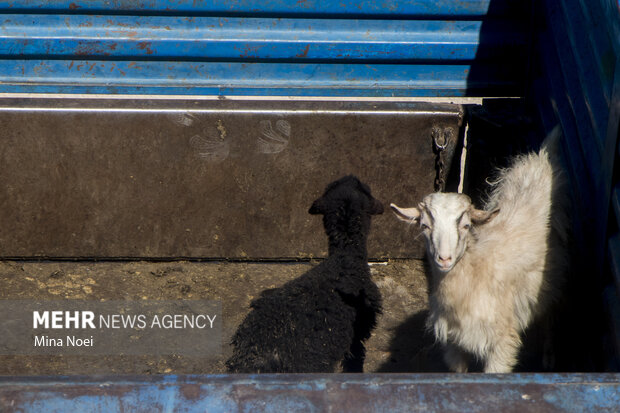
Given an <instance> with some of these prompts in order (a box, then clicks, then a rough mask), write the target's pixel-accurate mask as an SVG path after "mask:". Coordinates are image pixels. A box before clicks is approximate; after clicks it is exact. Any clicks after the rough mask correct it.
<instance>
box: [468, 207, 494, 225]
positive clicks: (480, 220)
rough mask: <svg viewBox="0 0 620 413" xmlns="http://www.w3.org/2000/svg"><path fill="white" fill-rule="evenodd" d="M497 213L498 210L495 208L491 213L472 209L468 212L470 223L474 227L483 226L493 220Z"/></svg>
mask: <svg viewBox="0 0 620 413" xmlns="http://www.w3.org/2000/svg"><path fill="white" fill-rule="evenodd" d="M498 213H499V208H496V209H494V210H492V211H484V210H482V209H476V208H472V209H471V211H470V212H469V216H470V218H471V222H473V223H474V224H476V225H484V224H487V223H489V222H491V221H492V220H493V218H495V217H496V216H497V214H498Z"/></svg>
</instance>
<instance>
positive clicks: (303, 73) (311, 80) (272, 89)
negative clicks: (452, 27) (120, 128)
mask: <svg viewBox="0 0 620 413" xmlns="http://www.w3.org/2000/svg"><path fill="white" fill-rule="evenodd" d="M470 70H471V67H470V66H469V65H391V64H385V65H382V64H373V65H370V64H363V65H349V64H291V63H219V62H203V63H197V62H175V61H161V62H152V61H151V62H136V61H96V60H92V61H91V60H83V61H76V60H0V92H31V93H42V92H43V93H65V92H66V93H162V94H188V93H191V94H237V95H238V94H247V95H260V94H274V95H304V96H305V95H316V94H319V95H322V94H324V93H325V91H326V90H329V93H330V94H333V95H336V96H364V95H367V96H437V95H440V96H467V95H470V94H475V93H476V92H478V93H480V91H485V90H487V88H489V89H490V90H491V91H493V92H497V93H499V94H500V95H502V94H503V95H506V94H510V93H514V92H515V88H516V86H515V82H514V79H515V78H517V74H516V73H514V72H515V71H519V68H518V67H506V66H493V65H489V66H476V70H475V79H472V78H471V77H472V76H474V75H473V74H472V76H470ZM283 74H286V76H284V75H283Z"/></svg>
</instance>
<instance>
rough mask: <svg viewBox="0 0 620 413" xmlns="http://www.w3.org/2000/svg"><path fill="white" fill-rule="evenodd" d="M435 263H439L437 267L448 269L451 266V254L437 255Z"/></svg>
mask: <svg viewBox="0 0 620 413" xmlns="http://www.w3.org/2000/svg"><path fill="white" fill-rule="evenodd" d="M436 261H437V264H438V265H439V268H440V269H442V270H448V269H450V268H451V267H452V263H453V261H452V255H448V256H446V257H444V256H442V255H437V260H436Z"/></svg>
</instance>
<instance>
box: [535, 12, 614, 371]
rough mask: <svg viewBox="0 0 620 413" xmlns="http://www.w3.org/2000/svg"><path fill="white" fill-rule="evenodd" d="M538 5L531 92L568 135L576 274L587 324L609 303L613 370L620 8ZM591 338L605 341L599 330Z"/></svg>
mask: <svg viewBox="0 0 620 413" xmlns="http://www.w3.org/2000/svg"><path fill="white" fill-rule="evenodd" d="M538 6H539V7H538V8H537V9H536V10H535V13H536V15H537V17H538V18H539V22H538V26H539V31H538V32H537V33H536V42H535V48H534V51H533V52H534V58H535V59H536V62H535V66H536V68H535V70H534V71H533V73H534V74H535V75H534V76H533V78H532V84H531V86H530V93H529V94H530V97H531V98H532V100H533V102H534V103H535V105H536V107H537V110H538V113H539V115H540V117H541V120H542V123H543V125H544V128H545V129H546V130H547V131H549V130H550V129H551V128H553V126H555V125H556V124H557V123H558V122H559V123H560V124H561V125H562V128H563V131H564V135H565V140H564V143H565V152H566V157H567V164H568V170H569V178H570V180H571V182H572V184H573V185H572V187H573V198H574V200H575V202H574V205H575V216H576V220H575V233H574V241H575V245H576V248H577V251H578V254H577V255H576V259H577V262H576V267H575V272H576V274H575V276H576V277H578V278H580V279H581V285H582V286H583V288H584V289H583V290H582V291H581V292H580V293H581V294H582V295H583V297H584V299H583V303H582V305H583V307H582V312H583V313H585V314H589V315H591V316H592V317H594V318H591V319H589V320H587V319H586V320H585V321H584V323H588V324H596V323H597V321H598V319H597V318H596V314H597V313H596V311H594V310H593V308H595V307H598V306H599V305H600V303H601V302H604V309H603V310H602V311H603V312H604V313H605V317H606V323H605V325H604V326H603V328H602V330H604V331H606V333H604V334H605V337H604V339H605V341H606V346H607V348H608V351H609V354H608V355H607V356H608V359H607V368H611V369H613V370H619V369H620V364H619V363H618V359H617V357H618V355H620V307H619V304H620V261H619V260H620V229H619V228H620V169H619V168H620V165H619V163H618V162H616V159H617V158H618V155H619V154H620V147H618V126H619V124H620V2H618V0H596V1H591V0H590V1H588V0H547V1H544V2H539V4H538ZM601 291H604V293H603V294H601ZM590 310H592V311H590ZM589 340H591V341H595V340H597V337H596V332H594V331H593V336H592V337H590V338H589Z"/></svg>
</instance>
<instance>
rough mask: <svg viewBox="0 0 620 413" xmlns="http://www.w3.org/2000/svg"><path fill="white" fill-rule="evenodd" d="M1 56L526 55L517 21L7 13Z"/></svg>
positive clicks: (427, 57)
mask: <svg viewBox="0 0 620 413" xmlns="http://www.w3.org/2000/svg"><path fill="white" fill-rule="evenodd" d="M0 19H1V20H0V21H1V30H0V56H4V57H5V58H11V57H13V58H26V57H30V56H35V57H39V58H41V57H42V56H45V57H43V58H45V59H49V58H53V57H58V56H61V57H65V58H66V57H71V56H97V57H103V58H105V57H114V58H123V57H129V58H134V59H135V58H138V59H154V58H160V59H161V58H175V59H303V60H308V59H322V60H333V59H337V60H343V59H349V60H350V59H363V60H399V61H400V60H443V61H450V60H473V59H474V58H476V57H478V58H483V57H485V56H486V57H488V56H494V57H496V58H498V57H500V56H504V57H510V58H511V59H514V60H522V59H524V57H525V45H526V41H527V33H526V32H525V29H524V28H519V27H518V26H516V25H515V24H510V23H509V22H501V23H492V22H491V23H485V27H484V30H485V33H493V36H485V38H484V39H483V44H482V45H479V43H480V36H479V35H480V31H481V26H482V22H479V21H478V22H476V21H465V22H462V21H461V22H458V21H457V22H455V21H399V20H393V21H390V20H387V21H386V20H329V19H328V20H325V19H323V20H319V19H257V18H221V17H220V18H215V17H191V18H190V17H153V16H148V17H145V16H142V17H137V16H84V15H5V16H2V17H0Z"/></svg>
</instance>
